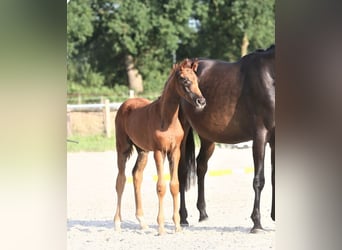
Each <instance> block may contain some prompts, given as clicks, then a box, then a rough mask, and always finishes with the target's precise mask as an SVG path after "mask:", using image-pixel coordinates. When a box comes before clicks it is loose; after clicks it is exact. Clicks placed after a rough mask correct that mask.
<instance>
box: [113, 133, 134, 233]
mask: <svg viewBox="0 0 342 250" xmlns="http://www.w3.org/2000/svg"><path fill="white" fill-rule="evenodd" d="M117 135H118V133H117ZM118 140H120V139H119V138H117V156H118V159H117V164H118V176H117V177H116V186H115V187H116V194H117V207H116V212H115V215H114V225H115V230H117V231H120V230H121V221H122V218H121V198H122V193H123V191H124V188H125V183H126V175H125V166H126V160H127V158H128V157H129V155H130V153H131V151H132V145H131V144H130V143H129V140H128V139H127V140H126V139H125V140H124V141H125V142H124V143H120V144H119V143H118Z"/></svg>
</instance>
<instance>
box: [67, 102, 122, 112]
mask: <svg viewBox="0 0 342 250" xmlns="http://www.w3.org/2000/svg"><path fill="white" fill-rule="evenodd" d="M121 104H122V103H121V102H112V103H108V104H107V105H108V107H109V109H110V110H115V111H116V110H118V109H119V107H120V105H121ZM105 107H106V103H92V104H68V105H67V110H68V111H102V110H103V109H104V108H105Z"/></svg>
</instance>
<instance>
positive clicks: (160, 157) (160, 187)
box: [154, 151, 166, 235]
mask: <svg viewBox="0 0 342 250" xmlns="http://www.w3.org/2000/svg"><path fill="white" fill-rule="evenodd" d="M164 159H165V154H164V153H163V152H161V151H155V152H154V160H155V162H156V166H157V173H158V181H157V195H158V200H159V210H158V216H157V222H158V225H159V228H158V233H159V235H162V234H164V233H165V228H164V206H163V200H164V196H165V191H166V186H165V180H164V176H163V173H164Z"/></svg>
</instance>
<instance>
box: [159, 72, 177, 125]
mask: <svg viewBox="0 0 342 250" xmlns="http://www.w3.org/2000/svg"><path fill="white" fill-rule="evenodd" d="M179 102H180V96H179V95H178V94H177V91H176V89H175V87H174V82H173V81H172V79H171V78H170V79H169V82H168V83H167V85H166V86H165V89H164V91H163V94H162V96H161V97H160V115H161V121H162V124H164V125H166V126H169V125H171V124H172V123H173V122H175V121H176V120H177V119H178V110H179Z"/></svg>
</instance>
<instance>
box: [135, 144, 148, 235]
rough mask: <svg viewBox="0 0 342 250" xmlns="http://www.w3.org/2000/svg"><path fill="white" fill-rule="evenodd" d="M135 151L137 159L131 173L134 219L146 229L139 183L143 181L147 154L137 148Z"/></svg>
mask: <svg viewBox="0 0 342 250" xmlns="http://www.w3.org/2000/svg"><path fill="white" fill-rule="evenodd" d="M137 151H138V158H137V161H136V163H135V166H134V169H133V171H132V175H133V184H134V196H135V206H136V212H135V217H136V218H137V220H138V221H139V223H140V226H141V228H142V229H147V228H148V226H147V225H146V222H145V220H144V212H143V208H142V202H141V182H142V179H143V171H144V169H145V167H146V164H147V157H148V152H145V151H142V150H141V149H139V148H137Z"/></svg>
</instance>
